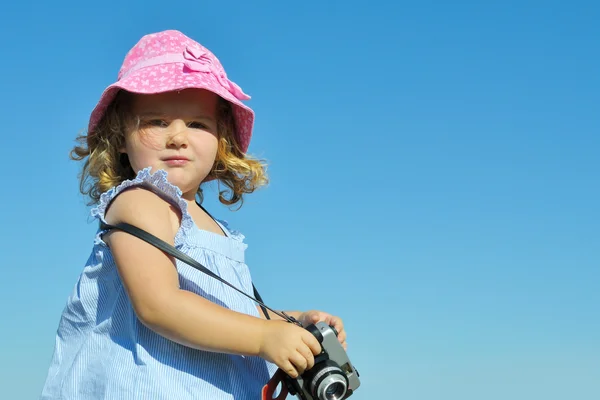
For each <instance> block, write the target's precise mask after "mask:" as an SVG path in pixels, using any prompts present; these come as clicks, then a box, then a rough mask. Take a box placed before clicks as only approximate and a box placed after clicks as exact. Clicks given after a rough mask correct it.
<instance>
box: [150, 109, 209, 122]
mask: <svg viewBox="0 0 600 400" xmlns="http://www.w3.org/2000/svg"><path fill="white" fill-rule="evenodd" d="M139 116H140V117H142V118H165V117H166V116H167V114H165V113H159V112H155V111H149V112H145V113H141V114H139ZM190 119H193V120H198V119H206V120H209V121H212V122H214V121H215V119H214V118H213V117H210V116H208V115H205V114H198V115H195V116H193V117H191V118H190Z"/></svg>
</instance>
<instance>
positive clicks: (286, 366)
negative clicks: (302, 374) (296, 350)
mask: <svg viewBox="0 0 600 400" xmlns="http://www.w3.org/2000/svg"><path fill="white" fill-rule="evenodd" d="M279 368H281V370H282V371H283V372H285V373H286V374H288V375H289V376H290V377H291V378H294V379H296V378H297V377H298V376H299V375H298V371H297V370H296V368H294V366H293V365H292V363H291V362H289V361H285V362H284V363H283V365H280V366H279Z"/></svg>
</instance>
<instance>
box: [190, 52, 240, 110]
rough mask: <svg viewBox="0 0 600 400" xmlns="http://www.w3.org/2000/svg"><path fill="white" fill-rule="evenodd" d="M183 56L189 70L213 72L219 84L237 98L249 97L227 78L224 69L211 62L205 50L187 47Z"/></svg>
mask: <svg viewBox="0 0 600 400" xmlns="http://www.w3.org/2000/svg"><path fill="white" fill-rule="evenodd" d="M183 58H184V59H185V62H184V64H185V66H186V67H188V68H189V69H190V70H192V71H196V72H207V73H211V74H213V75H214V76H215V77H216V78H217V81H219V83H220V84H221V86H223V87H224V88H225V89H227V90H228V91H229V93H231V94H232V95H234V96H235V97H236V98H237V99H238V100H248V99H250V96H248V95H247V94H246V93H244V92H243V91H242V88H240V87H239V86H238V85H236V84H235V83H234V82H232V81H230V80H229V79H228V78H227V74H225V70H224V69H223V68H222V67H219V66H217V65H215V64H214V63H213V60H212V58H211V57H210V56H209V55H208V53H207V52H206V51H204V50H200V49H197V48H194V47H187V48H186V49H185V51H184V52H183Z"/></svg>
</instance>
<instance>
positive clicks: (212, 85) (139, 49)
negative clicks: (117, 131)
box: [88, 30, 254, 153]
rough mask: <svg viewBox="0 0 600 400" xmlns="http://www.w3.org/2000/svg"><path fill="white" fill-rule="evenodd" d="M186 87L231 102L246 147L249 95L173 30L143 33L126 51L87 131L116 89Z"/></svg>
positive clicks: (239, 138)
mask: <svg viewBox="0 0 600 400" xmlns="http://www.w3.org/2000/svg"><path fill="white" fill-rule="evenodd" d="M188 88H196V89H206V90H209V91H211V92H213V93H215V94H217V95H219V96H221V97H222V98H223V99H225V100H227V101H229V102H230V103H231V104H232V106H233V107H232V109H233V115H234V118H235V125H236V132H235V135H236V138H237V141H238V144H239V147H240V150H242V151H243V152H244V153H246V152H247V151H248V145H249V144H250V138H251V137H252V126H253V124H254V112H253V111H252V109H251V108H250V107H248V106H246V105H244V104H243V103H242V100H248V99H250V96H248V95H247V94H245V93H244V92H243V91H242V89H241V88H240V87H239V86H238V85H236V84H235V83H234V82H232V81H231V80H229V79H228V78H227V74H226V73H225V70H224V69H223V66H222V65H221V63H220V62H219V60H218V59H217V57H215V55H214V54H213V53H211V52H210V51H209V50H208V49H207V48H205V47H204V46H202V45H200V44H199V43H197V42H195V41H194V40H192V39H190V38H189V37H187V36H185V35H184V34H183V33H181V32H179V31H175V30H168V31H163V32H158V33H152V34H149V35H146V36H144V37H142V38H141V39H140V41H139V42H138V43H137V44H136V45H135V46H134V47H133V48H132V49H131V50H129V52H128V53H127V55H126V56H125V60H124V61H123V65H122V66H121V69H120V71H119V75H118V77H117V82H115V83H113V84H112V85H110V86H109V87H107V88H106V89H105V90H104V93H102V97H101V98H100V101H99V102H98V104H97V105H96V107H95V108H94V111H92V114H91V116H90V122H89V125H88V132H92V131H93V130H94V128H95V127H96V125H97V124H98V122H99V121H100V120H101V119H102V117H103V116H104V113H105V112H106V109H107V107H108V106H109V104H110V103H111V102H112V101H113V100H114V98H115V96H116V95H117V93H118V92H119V91H120V90H121V89H124V90H126V91H128V92H131V93H139V94H153V93H163V92H170V91H175V90H183V89H188Z"/></svg>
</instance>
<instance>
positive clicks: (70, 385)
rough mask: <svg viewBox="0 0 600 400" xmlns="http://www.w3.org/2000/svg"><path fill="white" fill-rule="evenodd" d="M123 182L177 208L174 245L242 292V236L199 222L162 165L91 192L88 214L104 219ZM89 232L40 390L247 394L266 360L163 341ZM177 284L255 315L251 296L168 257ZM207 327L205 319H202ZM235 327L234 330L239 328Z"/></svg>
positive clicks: (73, 394)
mask: <svg viewBox="0 0 600 400" xmlns="http://www.w3.org/2000/svg"><path fill="white" fill-rule="evenodd" d="M132 186H145V187H148V188H151V189H152V190H154V191H155V192H157V193H158V194H160V195H161V196H163V197H164V198H165V199H167V200H169V201H170V202H171V203H173V204H174V205H176V206H178V207H179V208H180V209H181V212H182V222H181V227H180V229H179V231H178V232H177V234H176V236H175V247H177V248H178V249H179V250H181V251H183V252H185V253H186V254H188V255H190V256H191V257H193V258H195V259H196V260H197V261H198V262H200V263H201V264H202V265H204V266H205V267H207V268H209V269H210V270H211V271H213V272H214V273H216V274H218V275H219V276H221V277H222V278H224V279H225V280H226V281H228V282H229V283H231V284H233V285H234V286H237V287H238V288H240V289H242V290H243V291H244V292H246V293H248V294H249V295H252V281H251V277H250V272H249V270H248V267H247V266H246V264H245V263H244V250H245V249H246V244H244V242H243V239H244V236H243V235H241V234H240V233H238V232H235V231H231V230H229V229H228V227H227V224H226V223H225V222H222V221H218V223H219V225H220V226H221V228H222V229H223V231H224V232H225V233H226V236H221V235H217V234H214V233H211V232H208V231H204V230H200V229H199V228H198V227H197V226H196V225H195V224H194V222H193V220H192V218H191V216H190V215H189V213H188V212H187V203H186V202H185V201H184V200H183V199H182V198H181V191H180V190H179V189H178V188H177V187H175V186H173V185H171V184H170V183H169V182H168V181H167V175H166V172H165V171H157V172H155V173H151V172H150V168H147V169H144V170H142V171H140V172H139V173H138V175H137V177H136V178H135V179H132V180H128V181H125V182H123V183H122V184H120V185H119V186H117V187H115V188H112V189H110V190H109V191H107V192H106V193H104V194H103V195H102V196H101V199H100V202H99V204H98V206H97V207H96V208H94V209H93V210H92V215H93V216H94V217H95V218H97V219H98V220H102V221H104V213H105V211H106V207H107V206H108V204H109V203H110V201H111V200H112V199H113V198H114V197H115V196H117V195H118V194H119V193H120V192H121V191H123V190H124V189H126V188H129V187H132ZM102 233H103V232H101V231H99V232H98V234H97V236H96V238H95V241H94V246H93V249H92V252H91V255H90V257H89V259H88V261H87V263H86V266H85V268H84V270H83V272H82V274H81V276H80V277H79V280H78V282H77V284H76V285H75V288H74V289H73V292H72V293H71V295H70V296H69V298H68V300H67V304H66V307H65V309H64V311H63V313H62V316H61V319H60V323H59V326H58V331H57V335H56V343H55V350H54V355H53V357H52V361H51V365H50V368H49V371H48V377H47V379H46V382H45V385H44V388H43V391H42V396H41V398H42V399H43V400H50V399H52V400H57V399H64V400H67V399H78V400H92V399H93V400H99V399H103V400H109V399H119V400H138V399H139V400H149V399H177V400H184V399H195V400H199V399H211V400H221V399H223V400H225V399H228V400H229V399H236V400H246V399H248V400H250V399H251V400H256V399H259V398H260V392H261V389H262V386H263V385H264V384H265V383H266V382H267V381H268V380H269V378H270V377H271V376H272V375H273V373H274V372H275V370H276V367H275V366H274V365H273V364H271V363H268V362H266V361H265V360H263V359H261V358H259V357H244V356H237V355H229V354H221V353H211V352H206V351H201V350H195V349H192V348H189V347H186V346H182V345H180V344H177V343H175V342H172V341H170V340H168V339H166V338H164V337H162V336H160V335H158V334H157V333H155V332H154V331H152V330H150V329H148V328H147V327H146V326H144V325H143V324H142V323H141V322H140V321H139V320H138V319H137V317H136V314H135V312H134V310H133V308H132V306H131V303H130V302H129V299H128V296H127V293H126V291H125V289H124V287H123V284H122V283H121V280H120V279H119V276H118V273H117V268H116V266H115V262H114V259H113V256H112V254H111V251H110V249H109V248H108V247H107V245H106V244H105V243H104V242H103V241H102V236H101V235H102ZM177 270H178V272H179V285H180V288H181V289H183V290H188V291H191V292H194V293H196V294H198V295H200V296H203V297H205V298H207V299H209V300H211V301H213V302H214V303H217V304H220V305H222V306H224V307H227V308H229V309H231V310H235V311H238V312H241V313H246V314H250V315H254V316H258V311H257V309H256V306H255V304H254V303H253V302H252V301H251V300H249V299H247V298H245V297H244V296H242V295H241V294H239V293H237V292H236V291H234V290H232V289H231V288H228V287H227V286H225V285H224V284H222V283H221V282H218V281H217V280H215V279H213V278H211V277H209V276H207V275H205V274H203V273H201V272H199V271H197V270H196V269H194V268H192V267H190V266H188V265H187V264H184V263H182V262H179V261H177ZM207 328H208V329H210V327H207ZM240 335H243V332H240Z"/></svg>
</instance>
